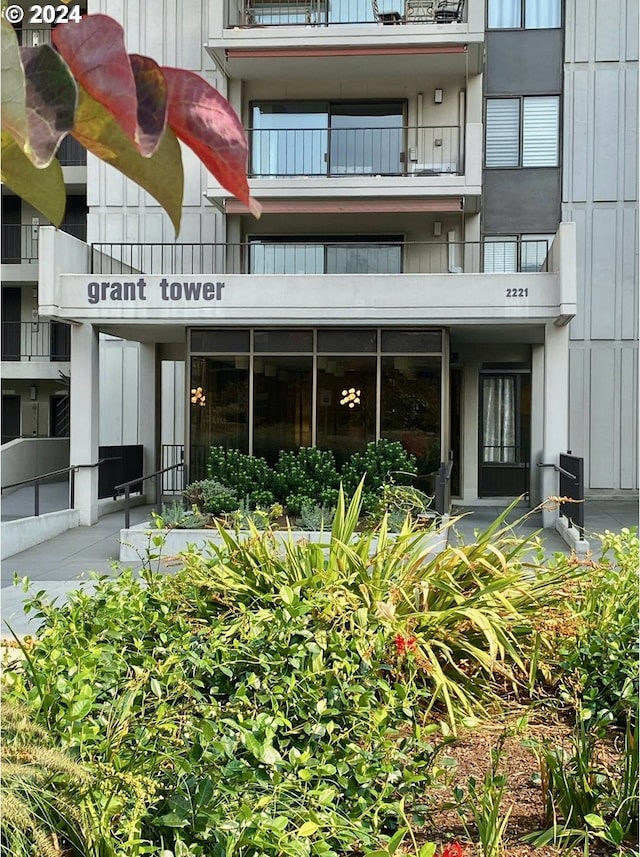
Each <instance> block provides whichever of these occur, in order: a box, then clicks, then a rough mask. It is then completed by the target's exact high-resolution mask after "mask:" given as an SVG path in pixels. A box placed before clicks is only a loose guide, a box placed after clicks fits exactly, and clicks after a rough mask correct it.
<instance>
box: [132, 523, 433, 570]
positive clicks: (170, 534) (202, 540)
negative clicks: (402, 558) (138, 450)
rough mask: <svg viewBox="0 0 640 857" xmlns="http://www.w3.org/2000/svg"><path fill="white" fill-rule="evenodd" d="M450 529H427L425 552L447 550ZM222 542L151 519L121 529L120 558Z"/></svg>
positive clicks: (313, 535) (283, 535)
mask: <svg viewBox="0 0 640 857" xmlns="http://www.w3.org/2000/svg"><path fill="white" fill-rule="evenodd" d="M447 533H448V529H447V528H443V529H442V530H438V531H436V532H430V531H429V532H425V548H427V549H426V550H425V556H433V555H434V554H436V553H439V552H440V551H442V550H444V548H445V547H446V545H447ZM157 536H162V538H163V539H164V543H163V545H162V547H156V546H154V545H153V544H152V542H151V539H153V538H155V537H157ZM274 536H275V537H276V539H278V540H279V541H280V542H281V543H283V544H284V543H285V542H286V541H287V540H289V539H291V541H293V542H294V543H295V542H298V541H300V540H301V539H304V540H305V541H308V542H321V543H324V544H326V543H328V541H329V538H330V533H329V532H318V531H316V532H310V531H307V530H291V531H288V530H275V531H274ZM251 537H252V536H251V533H249V532H248V531H247V532H241V533H240V536H239V538H240V540H241V541H242V540H244V539H249V538H251ZM209 542H213V543H214V544H216V545H220V544H222V538H221V536H220V535H219V533H218V532H217V530H157V529H154V528H153V526H152V525H151V524H149V523H145V524H138V525H137V526H135V527H131V528H130V529H128V530H120V562H142V561H143V560H144V559H145V557H146V554H147V551H148V550H150V551H151V553H153V554H161V556H162V557H165V558H166V557H170V556H176V555H177V554H179V553H180V552H181V551H184V550H186V549H187V545H195V546H196V548H197V549H199V550H202V548H204V547H205V546H206V545H207V543H209Z"/></svg>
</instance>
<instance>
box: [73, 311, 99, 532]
mask: <svg viewBox="0 0 640 857" xmlns="http://www.w3.org/2000/svg"><path fill="white" fill-rule="evenodd" d="M98 368H99V364H98V332H97V331H96V330H95V329H94V327H93V325H91V324H74V325H72V326H71V394H70V402H71V417H70V426H71V427H70V431H71V439H70V448H69V464H77V465H84V466H81V467H80V469H79V470H78V471H77V473H76V474H75V503H74V506H75V508H76V509H78V511H79V513H80V526H87V527H88V526H90V525H91V524H95V523H96V521H97V520H98V468H97V467H89V466H87V465H92V464H97V462H98V445H99V437H100V397H99V389H98V385H99V372H98Z"/></svg>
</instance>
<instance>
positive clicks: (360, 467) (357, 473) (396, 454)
mask: <svg viewBox="0 0 640 857" xmlns="http://www.w3.org/2000/svg"><path fill="white" fill-rule="evenodd" d="M417 472H418V466H417V463H416V457H415V456H414V455H411V454H410V453H408V452H407V451H406V450H405V448H404V447H403V446H402V444H401V443H399V442H398V441H391V440H385V439H384V438H383V439H382V440H379V441H377V442H376V443H370V444H368V445H367V448H366V449H365V451H364V452H356V453H354V454H353V455H352V456H351V458H350V459H349V460H348V461H347V462H346V463H345V465H344V467H343V468H342V483H343V485H344V488H345V491H346V492H347V494H349V495H350V494H352V493H353V492H354V491H355V490H356V488H357V486H358V485H359V483H360V481H361V480H362V478H363V477H364V494H365V495H367V494H371V495H374V496H375V500H376V503H377V502H378V500H379V495H380V492H381V491H382V486H383V485H385V484H386V483H388V482H394V483H395V484H396V485H410V484H411V482H412V480H413V477H414V476H415V474H416V473H417ZM363 505H364V507H365V509H366V510H367V511H369V509H368V508H367V506H368V505H371V504H370V503H368V502H365V503H363Z"/></svg>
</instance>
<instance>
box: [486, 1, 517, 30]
mask: <svg viewBox="0 0 640 857" xmlns="http://www.w3.org/2000/svg"><path fill="white" fill-rule="evenodd" d="M520 2H521V0H489V10H488V13H489V14H488V17H489V21H488V28H489V29H490V30H506V29H512V28H516V27H521V26H522V20H521V17H520Z"/></svg>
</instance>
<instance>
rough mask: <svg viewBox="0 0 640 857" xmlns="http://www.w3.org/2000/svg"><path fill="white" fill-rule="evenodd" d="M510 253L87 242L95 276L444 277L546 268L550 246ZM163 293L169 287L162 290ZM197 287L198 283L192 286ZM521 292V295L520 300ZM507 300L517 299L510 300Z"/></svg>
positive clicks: (437, 245)
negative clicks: (393, 275)
mask: <svg viewBox="0 0 640 857" xmlns="http://www.w3.org/2000/svg"><path fill="white" fill-rule="evenodd" d="M501 243H502V244H503V245H504V246H505V247H507V245H508V246H509V247H511V245H513V246H512V248H511V249H512V250H513V252H509V253H502V254H497V253H496V252H495V246H496V242H495V241H486V242H485V241H453V240H452V241H401V240H384V239H383V240H378V239H377V238H376V237H375V236H372V238H371V241H367V240H366V239H364V240H360V239H359V240H357V241H356V240H351V241H348V240H345V241H322V240H318V241H314V240H313V239H308V240H305V241H300V240H292V241H287V240H285V239H283V240H281V241H280V240H277V239H269V240H254V241H246V242H244V243H241V244H129V243H127V244H122V243H108V244H92V245H91V248H92V254H91V256H92V269H91V273H92V274H94V275H113V274H116V275H119V276H120V277H122V280H123V281H126V279H127V276H129V277H130V278H131V281H132V282H135V278H136V277H137V275H138V274H165V275H171V276H173V275H185V274H186V275H189V276H193V275H198V276H200V275H202V276H201V279H200V282H201V283H202V282H207V281H211V278H215V277H221V276H224V275H227V274H255V275H265V274H282V275H287V274H295V275H304V274H447V273H474V274H477V273H515V272H526V273H534V272H540V271H548V270H549V268H548V253H549V246H550V243H551V242H550V241H548V240H547V239H536V240H521V239H514V240H508V239H507V240H505V241H504V242H501ZM168 287H169V288H170V284H169V286H168ZM195 287H196V288H197V281H196V286H195ZM525 296H526V295H524V293H523V294H522V295H520V297H525ZM513 297H518V295H514V296H513Z"/></svg>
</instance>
